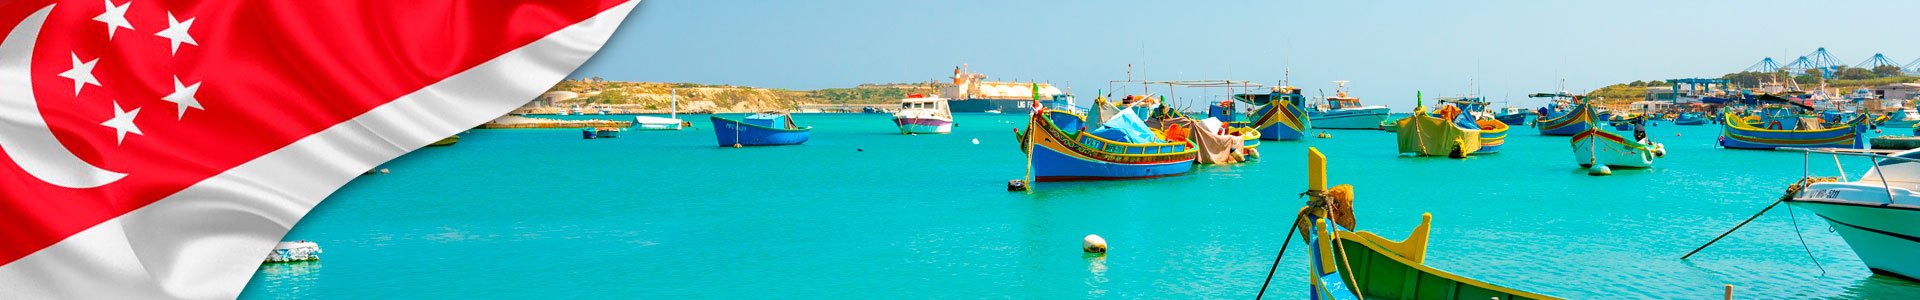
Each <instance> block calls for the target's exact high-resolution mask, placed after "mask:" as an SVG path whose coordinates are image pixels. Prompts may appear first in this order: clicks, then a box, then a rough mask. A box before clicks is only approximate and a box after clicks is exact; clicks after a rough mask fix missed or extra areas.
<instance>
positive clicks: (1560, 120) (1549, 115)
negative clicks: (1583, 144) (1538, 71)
mask: <svg viewBox="0 0 1920 300" xmlns="http://www.w3.org/2000/svg"><path fill="white" fill-rule="evenodd" d="M1529 97H1534V98H1552V104H1549V105H1548V107H1547V108H1543V109H1542V110H1545V113H1544V115H1542V116H1541V117H1540V119H1539V120H1534V121H1533V126H1534V127H1537V128H1540V135H1574V134H1578V133H1580V132H1581V131H1586V130H1587V129H1588V128H1592V127H1593V120H1594V119H1593V108H1592V107H1590V106H1587V103H1586V102H1585V101H1580V103H1579V104H1578V105H1575V104H1572V102H1574V101H1577V100H1579V99H1581V98H1585V96H1575V95H1571V94H1567V92H1560V93H1558V94H1549V93H1538V94H1533V95H1529ZM1567 106H1571V107H1572V108H1571V109H1564V110H1563V109H1560V108H1562V107H1567Z"/></svg>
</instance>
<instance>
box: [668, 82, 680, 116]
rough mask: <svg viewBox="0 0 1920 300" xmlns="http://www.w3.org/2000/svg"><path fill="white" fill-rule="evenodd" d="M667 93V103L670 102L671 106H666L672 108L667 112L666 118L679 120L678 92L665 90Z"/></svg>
mask: <svg viewBox="0 0 1920 300" xmlns="http://www.w3.org/2000/svg"><path fill="white" fill-rule="evenodd" d="M667 93H668V94H667V95H668V96H667V101H670V102H672V104H668V105H671V106H670V107H672V108H673V110H672V111H669V112H667V117H669V118H672V119H674V120H679V119H680V90H678V89H667Z"/></svg>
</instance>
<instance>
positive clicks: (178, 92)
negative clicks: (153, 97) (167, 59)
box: [160, 77, 207, 120]
mask: <svg viewBox="0 0 1920 300" xmlns="http://www.w3.org/2000/svg"><path fill="white" fill-rule="evenodd" d="M199 92H200V83H198V82H195V83H193V85H185V84H181V83H180V77H174V78H173V94H171V95H167V96H166V97H163V98H160V99H161V100H167V101H169V102H173V103H174V106H176V107H179V110H180V114H179V115H178V116H174V119H175V120H178V119H180V118H184V117H186V116H187V108H188V107H192V108H198V109H200V110H206V109H207V108H205V107H200V100H199V99H194V98H193V94H195V93H199Z"/></svg>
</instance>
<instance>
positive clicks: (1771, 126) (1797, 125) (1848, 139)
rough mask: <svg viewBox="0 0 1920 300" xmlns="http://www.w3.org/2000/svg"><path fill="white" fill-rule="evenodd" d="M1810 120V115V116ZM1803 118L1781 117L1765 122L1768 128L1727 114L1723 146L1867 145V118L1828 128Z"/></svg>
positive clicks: (1767, 147) (1752, 147)
mask: <svg viewBox="0 0 1920 300" xmlns="http://www.w3.org/2000/svg"><path fill="white" fill-rule="evenodd" d="M1809 119H1810V118H1809ZM1809 119H1800V118H1782V119H1775V120H1772V121H1762V122H1765V124H1766V125H1765V126H1767V128H1760V127H1756V126H1755V124H1754V123H1760V122H1748V121H1747V120H1749V119H1745V118H1741V117H1740V116H1739V115H1737V114H1735V113H1731V112H1729V113H1727V115H1726V118H1725V119H1723V120H1727V121H1726V122H1722V124H1721V127H1722V130H1721V136H1720V146H1721V147H1726V148H1732V149H1762V150H1773V149H1775V148H1780V147H1804V148H1820V147H1833V148H1865V147H1866V145H1867V143H1866V134H1865V133H1866V128H1867V126H1866V124H1865V123H1863V122H1862V121H1863V120H1864V119H1865V118H1854V119H1853V120H1850V121H1848V122H1846V123H1842V124H1839V126H1835V127H1831V128H1828V127H1826V126H1824V125H1821V124H1820V122H1819V121H1818V120H1809Z"/></svg>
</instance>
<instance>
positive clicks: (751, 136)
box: [711, 112, 813, 147]
mask: <svg viewBox="0 0 1920 300" xmlns="http://www.w3.org/2000/svg"><path fill="white" fill-rule="evenodd" d="M711 119H712V120H713V137H714V139H715V140H716V141H717V142H719V144H720V146H721V147H726V146H734V145H740V146H770V145H795V144H800V143H805V142H807V138H808V137H809V136H810V135H811V134H812V131H813V127H800V126H798V125H794V123H793V116H792V115H789V114H787V113H783V112H765V113H758V114H753V115H750V116H747V117H746V119H745V121H734V120H728V119H726V118H721V117H718V116H715V117H711Z"/></svg>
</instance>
